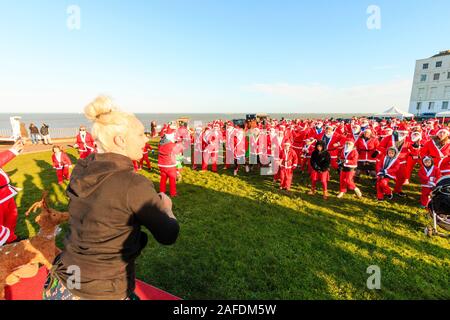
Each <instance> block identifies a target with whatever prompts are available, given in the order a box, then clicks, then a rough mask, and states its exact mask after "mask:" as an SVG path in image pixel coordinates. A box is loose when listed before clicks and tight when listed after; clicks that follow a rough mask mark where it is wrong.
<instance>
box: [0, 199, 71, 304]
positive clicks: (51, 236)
mask: <svg viewBox="0 0 450 320" xmlns="http://www.w3.org/2000/svg"><path fill="white" fill-rule="evenodd" d="M46 198H47V193H46V192H44V194H43V196H42V200H41V201H39V202H36V203H35V204H33V205H32V206H31V208H30V209H29V210H28V211H27V212H26V213H25V215H26V216H28V215H29V213H30V212H36V211H37V210H38V209H42V210H41V212H40V214H39V215H38V216H37V217H36V220H35V221H36V222H37V224H39V226H40V230H39V233H38V234H37V235H36V236H34V237H33V238H30V239H28V240H23V241H20V242H18V243H12V244H9V245H6V246H3V247H0V300H4V298H5V290H4V288H5V285H9V286H10V285H14V284H16V283H17V282H19V281H20V279H22V278H31V277H33V276H35V275H36V274H37V272H38V269H39V266H40V265H44V266H45V267H46V268H47V269H48V270H50V269H51V267H52V263H53V260H54V259H55V257H56V254H57V253H59V249H58V248H57V247H56V244H55V237H56V231H57V228H58V225H59V224H61V223H63V222H65V221H67V220H69V214H68V213H67V212H59V211H56V210H54V209H51V208H49V207H48V205H47V200H46Z"/></svg>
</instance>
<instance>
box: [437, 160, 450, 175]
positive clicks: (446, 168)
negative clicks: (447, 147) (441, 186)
mask: <svg viewBox="0 0 450 320" xmlns="http://www.w3.org/2000/svg"><path fill="white" fill-rule="evenodd" d="M439 170H440V171H441V174H442V176H450V156H448V157H445V158H444V159H442V161H441V164H440V166H439Z"/></svg>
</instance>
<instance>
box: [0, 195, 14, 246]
mask: <svg viewBox="0 0 450 320" xmlns="http://www.w3.org/2000/svg"><path fill="white" fill-rule="evenodd" d="M17 216H18V213H17V206H16V202H15V201H14V198H10V199H8V200H6V201H5V202H3V203H1V204H0V225H2V226H5V227H7V228H8V229H9V231H10V232H11V234H10V235H9V238H8V240H7V241H6V243H10V242H12V241H14V240H16V239H17V236H16V235H15V233H14V230H16V225H17Z"/></svg>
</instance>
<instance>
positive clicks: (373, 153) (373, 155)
mask: <svg viewBox="0 0 450 320" xmlns="http://www.w3.org/2000/svg"><path fill="white" fill-rule="evenodd" d="M379 154H380V151H378V150H375V151H374V152H372V158H376V157H378V155H379Z"/></svg>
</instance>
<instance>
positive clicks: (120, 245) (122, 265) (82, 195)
mask: <svg viewBox="0 0 450 320" xmlns="http://www.w3.org/2000/svg"><path fill="white" fill-rule="evenodd" d="M85 115H86V117H87V118H88V119H89V120H91V121H93V123H94V124H93V127H92V133H93V136H94V138H95V140H96V143H97V146H98V151H99V152H98V153H93V154H91V155H89V156H88V157H87V158H86V159H81V160H79V161H78V162H77V165H76V166H75V168H74V170H73V172H72V176H71V179H70V184H69V186H68V188H67V195H68V196H69V198H70V202H69V208H68V211H69V214H70V220H69V233H68V234H67V235H66V239H65V247H64V249H63V251H62V253H61V254H60V255H59V256H58V257H57V258H56V259H55V261H54V263H53V269H52V271H51V272H50V274H49V277H48V278H47V283H46V284H45V286H44V299H45V300H78V299H87V300H135V299H136V298H137V296H136V294H135V293H134V289H135V276H136V275H135V261H136V259H137V258H138V257H139V255H140V254H141V252H142V250H143V249H144V248H145V246H146V244H147V241H148V240H149V239H148V237H147V234H146V233H145V232H143V231H142V230H141V229H142V228H146V229H147V230H149V231H150V233H151V234H152V236H153V238H154V239H155V240H156V241H157V242H159V243H161V244H163V245H170V244H173V243H174V242H175V241H176V239H177V237H178V233H179V225H178V222H177V219H176V218H175V215H174V214H173V212H172V201H171V200H170V198H169V197H168V196H167V195H165V194H163V193H157V192H156V190H155V187H154V185H153V183H152V181H150V180H148V179H147V178H146V177H144V176H142V175H139V174H137V173H135V172H134V169H133V162H132V161H133V160H139V159H140V158H141V157H142V148H143V147H144V146H145V143H146V142H147V137H146V136H145V132H144V126H143V125H142V123H141V122H140V121H139V120H138V119H137V118H136V117H135V116H134V115H132V114H127V113H125V112H122V111H119V110H118V109H117V108H116V107H114V104H113V103H112V101H111V100H110V99H109V98H107V97H102V96H101V97H98V98H97V99H96V100H95V101H93V102H92V103H91V104H90V105H88V106H87V107H86V109H85ZM74 266H76V268H75V269H74ZM77 270H78V271H77ZM161 272H166V271H164V270H161Z"/></svg>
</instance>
